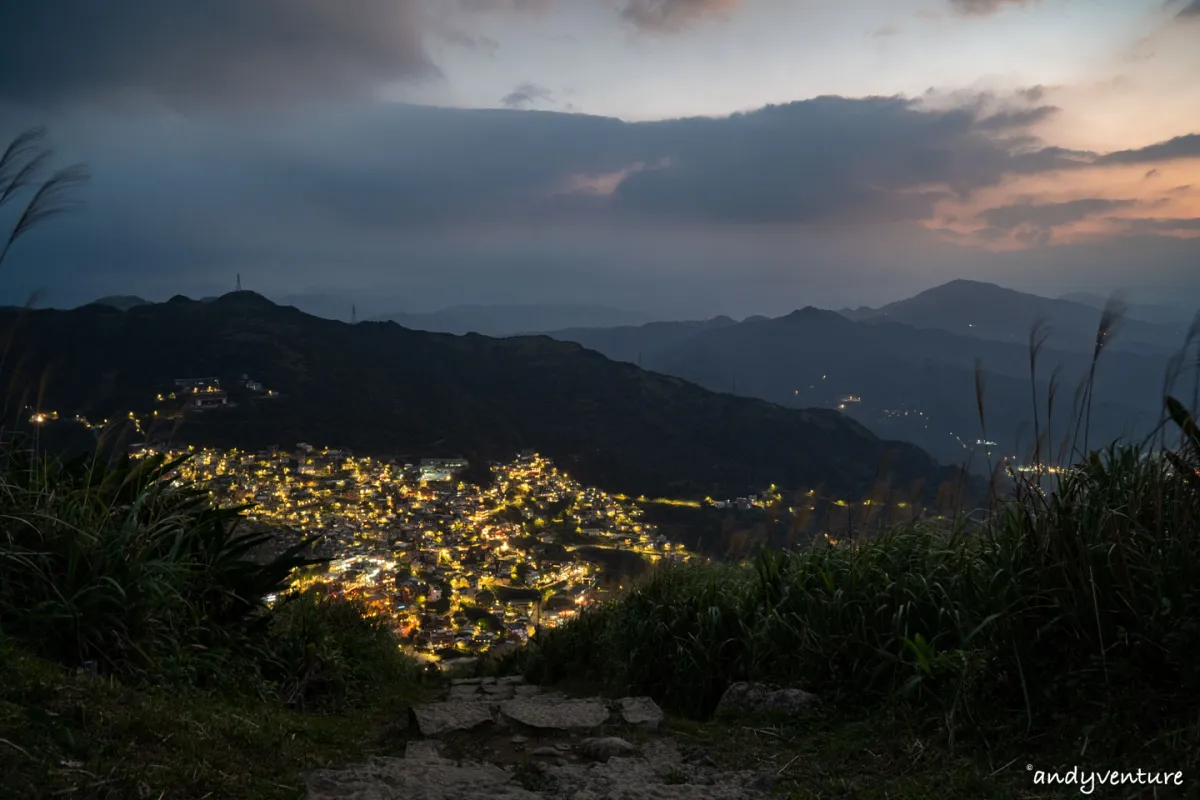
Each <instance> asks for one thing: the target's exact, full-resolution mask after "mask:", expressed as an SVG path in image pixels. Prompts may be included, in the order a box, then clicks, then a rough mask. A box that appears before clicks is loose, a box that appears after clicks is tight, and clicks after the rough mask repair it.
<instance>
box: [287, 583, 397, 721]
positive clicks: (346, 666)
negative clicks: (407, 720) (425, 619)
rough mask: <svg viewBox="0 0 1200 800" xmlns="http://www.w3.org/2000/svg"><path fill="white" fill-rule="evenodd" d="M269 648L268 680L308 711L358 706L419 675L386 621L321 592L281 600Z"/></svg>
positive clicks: (357, 606) (350, 602) (289, 700)
mask: <svg viewBox="0 0 1200 800" xmlns="http://www.w3.org/2000/svg"><path fill="white" fill-rule="evenodd" d="M268 647H269V648H270V651H271V656H270V659H269V662H268V666H267V667H266V668H265V672H266V674H267V676H268V678H270V679H271V680H272V681H273V682H274V683H275V684H277V685H278V686H279V687H280V697H281V699H282V700H283V702H284V703H285V704H287V705H292V706H296V707H298V708H301V709H306V710H322V711H328V710H335V709H337V708H339V707H341V706H344V705H356V704H359V703H361V702H362V701H364V700H369V699H371V698H372V693H373V692H374V691H375V689H376V688H377V687H378V686H380V685H388V684H391V685H396V684H409V683H411V682H412V681H414V680H415V679H416V677H417V675H418V674H419V668H418V666H417V664H416V662H415V661H414V660H412V659H410V658H408V657H407V656H405V655H403V653H402V652H401V650H400V641H399V639H398V638H397V637H396V635H395V633H394V632H393V631H392V629H391V627H390V625H389V624H388V622H387V621H386V620H384V619H381V618H378V617H370V616H368V615H367V613H366V610H365V608H364V607H363V606H362V604H361V603H358V602H356V601H353V600H348V599H345V598H342V597H336V596H332V595H329V594H326V593H324V592H322V591H320V590H309V591H307V592H304V593H303V594H299V595H291V596H287V597H285V598H283V599H282V600H281V601H280V605H279V607H278V608H277V610H276V612H275V614H274V617H273V619H272V621H271V628H270V634H269V637H268Z"/></svg>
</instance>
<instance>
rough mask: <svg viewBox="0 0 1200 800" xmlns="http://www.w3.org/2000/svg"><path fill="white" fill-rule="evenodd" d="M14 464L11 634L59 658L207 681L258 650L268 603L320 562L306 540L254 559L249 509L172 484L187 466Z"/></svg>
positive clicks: (36, 459)
mask: <svg viewBox="0 0 1200 800" xmlns="http://www.w3.org/2000/svg"><path fill="white" fill-rule="evenodd" d="M7 456H8V458H7V463H5V464H4V465H3V469H2V470H0V629H2V630H3V631H4V632H5V633H6V634H7V635H10V636H14V637H17V638H19V639H22V640H25V641H28V642H30V643H32V644H33V646H34V647H35V648H36V649H37V650H39V651H41V652H42V654H44V655H46V656H48V657H52V658H54V659H57V660H60V661H64V662H66V663H70V664H89V665H93V664H94V668H96V669H102V670H104V671H108V672H114V673H120V674H133V675H138V674H145V673H162V672H164V671H166V670H167V669H168V665H171V664H174V665H177V666H182V665H184V664H187V665H189V666H188V669H194V670H198V673H197V674H196V675H195V676H194V677H196V678H197V679H199V678H200V677H201V676H202V674H205V673H210V672H212V671H214V669H216V668H217V665H216V664H208V663H207V662H210V661H213V660H214V659H221V660H224V659H228V658H230V657H231V656H232V655H233V654H234V653H236V652H237V651H238V650H239V649H240V648H242V647H244V646H247V645H249V644H250V643H252V642H253V641H255V638H256V637H258V636H259V635H260V634H261V632H262V631H263V630H264V629H265V626H266V624H267V623H266V615H265V614H264V613H263V612H264V609H265V605H264V598H265V597H266V596H267V595H268V594H270V593H274V592H279V591H283V590H285V588H286V580H287V578H288V577H289V575H290V574H291V572H292V571H293V570H295V569H298V568H301V567H304V566H307V565H310V564H313V563H315V560H314V559H311V558H308V557H306V556H305V555H303V553H304V552H305V550H306V549H307V548H308V547H309V545H310V544H311V541H307V540H306V541H303V542H300V543H299V544H297V545H295V546H293V547H292V548H290V549H288V550H287V551H286V552H284V553H283V554H282V555H280V556H278V557H277V558H274V559H272V560H271V561H269V562H268V563H265V564H263V563H257V562H255V561H253V560H251V559H249V558H248V555H249V554H250V553H251V552H252V551H254V550H255V549H256V548H258V547H259V546H261V545H262V544H263V543H264V542H265V541H266V539H267V538H268V537H267V535H265V534H253V535H242V534H241V532H240V531H239V530H238V528H237V522H238V520H239V519H240V516H239V511H240V510H239V509H217V508H214V507H213V506H212V505H211V504H210V502H209V498H208V494H207V493H206V492H204V491H202V490H200V489H197V488H195V487H190V486H186V485H184V486H179V485H175V484H174V483H173V481H172V475H173V473H174V471H175V470H176V469H177V468H178V467H179V465H180V461H178V460H176V461H166V460H165V459H164V458H163V457H161V456H157V457H153V458H149V459H145V460H141V461H132V460H130V459H124V460H122V461H121V462H119V463H117V464H115V465H111V466H110V465H108V464H106V463H105V462H104V461H102V460H100V459H97V458H90V457H89V458H79V459H76V460H74V461H72V462H69V463H62V462H59V461H57V460H54V459H52V458H49V457H45V456H35V455H32V454H29V453H23V452H21V451H19V450H17V451H11V450H10V452H9V453H8V454H7ZM217 671H220V670H219V669H217Z"/></svg>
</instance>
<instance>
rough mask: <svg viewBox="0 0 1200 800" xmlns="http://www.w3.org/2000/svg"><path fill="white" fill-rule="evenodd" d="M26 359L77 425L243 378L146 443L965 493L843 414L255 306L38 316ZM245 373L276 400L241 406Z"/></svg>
mask: <svg viewBox="0 0 1200 800" xmlns="http://www.w3.org/2000/svg"><path fill="white" fill-rule="evenodd" d="M14 346H16V347H20V348H21V351H22V352H24V353H27V354H28V356H27V358H26V363H27V364H28V365H29V368H30V369H31V370H35V372H33V373H30V374H41V372H42V371H44V370H46V369H47V368H50V369H49V375H50V379H49V380H48V381H47V382H46V390H45V405H44V406H43V407H44V408H53V409H54V410H57V411H59V412H60V413H62V414H63V416H64V417H66V416H68V415H70V414H76V413H79V414H83V415H84V416H88V417H89V418H93V419H101V418H106V417H107V416H110V415H117V414H123V413H125V412H126V411H127V410H135V411H138V412H139V413H141V412H145V411H148V410H149V406H150V405H153V403H152V400H153V398H154V396H155V395H156V394H157V393H160V392H163V391H165V390H166V389H165V387H169V386H170V385H171V383H172V381H173V380H174V379H175V378H179V377H184V376H208V375H214V376H220V377H222V378H223V379H224V378H225V377H226V376H230V377H232V378H233V379H234V381H229V382H228V385H229V386H230V387H231V390H230V396H231V399H236V400H237V402H239V403H240V405H239V406H238V407H237V408H227V409H219V410H215V411H204V412H195V413H189V414H188V415H185V418H184V421H183V424H182V427H180V428H179V429H178V430H175V429H174V428H173V424H174V423H171V422H169V421H164V422H162V423H160V424H159V425H158V426H156V427H155V428H154V429H153V430H152V431H151V432H150V433H151V436H152V438H163V437H167V436H172V437H174V441H178V442H187V443H195V444H210V445H214V446H238V447H244V448H258V447H266V446H270V445H279V446H283V447H285V448H290V447H291V446H292V445H293V444H294V443H295V442H299V441H309V442H313V443H319V444H323V445H329V446H341V447H347V448H350V449H353V450H358V451H361V452H366V453H370V452H376V453H405V454H411V455H415V456H435V455H464V456H467V457H470V458H484V459H489V460H491V459H500V458H507V457H511V455H513V454H515V453H516V452H518V451H519V450H522V449H526V448H535V449H537V450H539V452H542V453H543V454H544V455H547V456H548V457H550V458H552V459H554V460H555V462H556V463H558V464H560V466H561V467H562V468H564V469H566V470H568V471H569V472H571V473H572V474H573V475H575V476H576V477H578V478H579V479H581V480H584V481H586V482H589V483H593V484H595V485H598V486H601V487H602V488H607V489H613V490H619V491H626V492H627V493H631V494H632V493H638V494H642V493H644V494H648V495H650V494H661V495H664V496H674V495H680V494H683V495H687V496H693V497H694V496H701V495H703V494H706V493H716V492H721V493H727V494H729V495H734V494H743V493H748V492H753V491H755V490H757V489H761V488H763V487H765V486H767V485H768V484H771V483H776V484H778V485H780V486H790V485H793V484H794V485H795V486H797V487H799V486H805V487H808V488H815V487H816V486H818V485H823V486H825V487H827V488H828V489H829V490H830V491H832V492H836V493H839V494H859V493H866V492H869V491H871V490H872V488H873V487H874V486H875V485H876V484H877V483H878V482H879V481H880V480H883V479H885V478H886V479H890V480H891V481H892V482H893V485H901V486H905V487H907V486H910V485H913V484H915V483H921V484H923V485H925V486H927V487H932V486H936V485H938V484H940V483H942V482H954V481H957V480H959V479H960V476H959V473H958V471H957V470H955V469H954V468H952V467H945V466H942V465H940V464H937V463H936V462H935V461H934V460H933V459H932V458H930V457H929V456H928V454H926V453H924V452H922V451H921V450H920V449H919V448H917V447H915V446H913V445H911V444H908V443H904V442H886V441H884V440H882V439H879V438H878V437H876V436H874V434H871V433H870V432H869V431H868V430H867V429H865V428H863V427H862V426H861V425H860V424H859V423H857V422H854V421H852V420H849V419H847V418H845V417H843V416H842V415H840V414H838V413H836V412H834V411H828V410H822V409H813V410H796V409H786V408H783V407H782V406H779V405H775V404H771V403H768V402H765V401H762V400H753V399H746V398H740V397H735V396H733V395H729V394H720V393H714V392H710V391H707V390H705V389H702V388H700V387H698V386H694V385H692V384H689V383H687V382H686V381H684V380H682V379H680V378H677V377H672V376H666V375H659V374H655V373H649V372H645V371H643V370H641V369H639V368H637V367H636V366H634V365H632V364H629V363H622V362H616V361H612V360H610V359H608V358H606V357H604V356H602V355H601V354H599V353H596V352H593V351H590V350H587V349H586V348H584V347H583V346H581V345H578V344H573V343H564V342H560V341H556V340H554V339H552V338H550V337H546V336H530V337H512V338H506V339H494V338H489V337H484V336H480V335H478V334H468V335H465V336H454V335H450V334H438V333H428V332H423V331H414V330H409V329H406V328H403V327H401V326H399V325H397V324H395V323H391V322H364V323H359V324H357V325H350V324H347V323H343V322H337V321H333V320H326V319H322V318H318V317H314V316H311V315H308V314H305V313H304V312H302V311H300V310H299V309H295V308H291V307H282V306H278V305H276V304H274V303H272V302H271V301H270V300H268V299H267V298H265V297H262V296H260V295H256V294H254V293H252V292H239V293H231V294H228V295H224V296H222V297H220V298H217V299H216V300H214V301H212V302H209V303H204V302H198V301H195V300H190V299H188V298H185V297H181V296H176V297H173V298H172V299H171V300H169V301H168V302H166V303H162V304H151V305H145V306H138V307H136V308H133V309H130V310H129V311H125V312H121V311H117V310H115V309H112V308H108V307H103V306H95V305H90V306H86V307H84V308H81V309H76V310H72V311H56V310H43V311H33V312H29V313H27V314H26V315H25V316H24V317H22V318H21V320H20V326H19V329H18V333H17V336H16V341H15V343H14ZM242 374H248V375H250V377H251V378H253V379H254V380H256V381H260V382H262V383H263V384H264V386H265V387H267V388H270V389H272V390H274V391H276V392H278V393H279V394H278V396H277V397H271V398H270V399H263V398H261V397H259V396H254V395H249V394H247V393H245V392H241V394H240V395H239V394H237V393H236V392H235V391H234V389H235V388H236V387H235V386H234V382H235V381H236V380H237V378H238V376H240V375H242ZM156 407H157V408H158V409H159V411H160V416H162V417H164V418H165V417H166V416H168V414H167V413H165V412H168V411H170V409H168V408H166V407H163V406H161V405H158V406H156ZM59 424H64V423H59ZM767 443H769V446H767ZM881 465H883V466H882V467H881Z"/></svg>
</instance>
